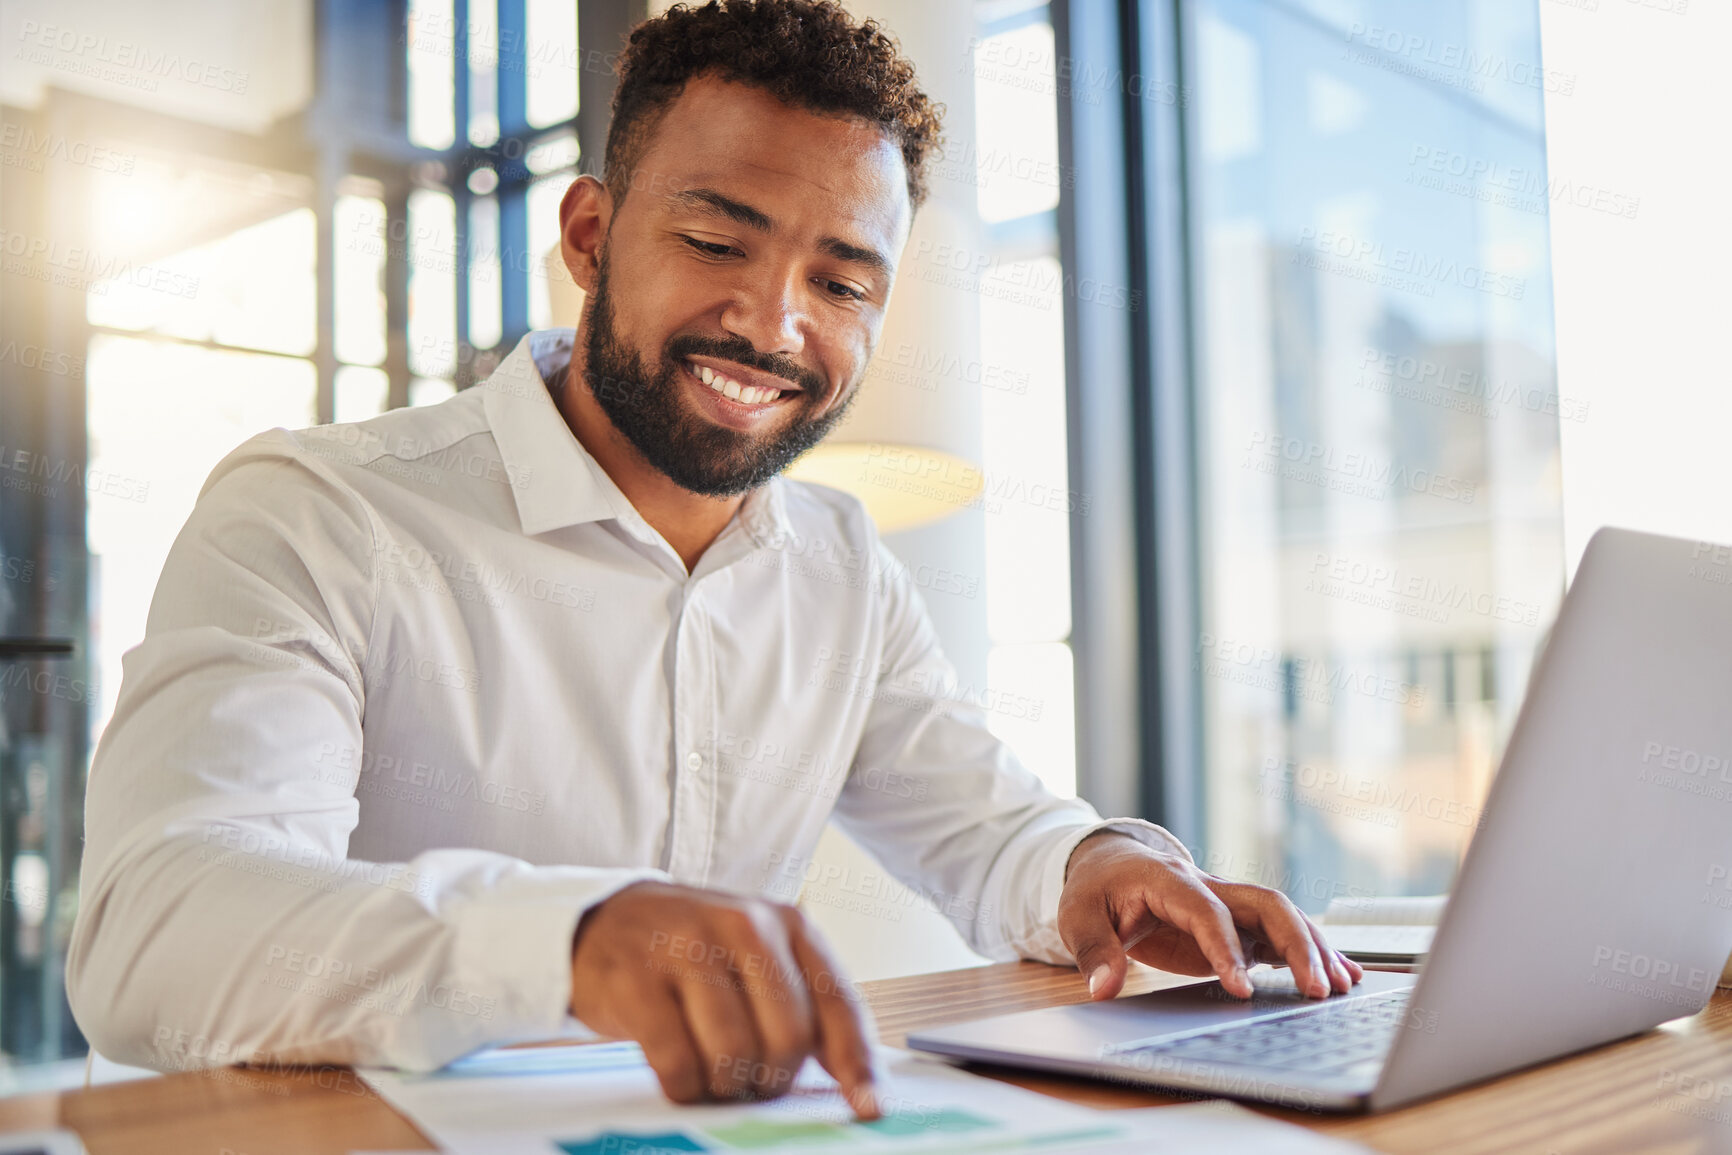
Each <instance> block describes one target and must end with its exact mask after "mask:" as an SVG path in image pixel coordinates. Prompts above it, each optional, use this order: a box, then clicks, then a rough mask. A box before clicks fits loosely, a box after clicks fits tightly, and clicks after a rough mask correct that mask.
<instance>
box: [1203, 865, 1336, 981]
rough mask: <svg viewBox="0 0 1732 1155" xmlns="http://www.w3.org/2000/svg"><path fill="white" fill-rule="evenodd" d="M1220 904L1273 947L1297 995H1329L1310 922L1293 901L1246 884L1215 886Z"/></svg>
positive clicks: (1277, 893)
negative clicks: (1290, 977)
mask: <svg viewBox="0 0 1732 1155" xmlns="http://www.w3.org/2000/svg"><path fill="white" fill-rule="evenodd" d="M1214 889H1215V891H1216V893H1217V894H1218V895H1219V896H1220V898H1221V901H1222V902H1224V903H1226V904H1227V908H1228V909H1229V910H1231V911H1232V912H1233V918H1234V920H1235V921H1237V922H1238V923H1239V924H1240V925H1242V926H1244V927H1246V928H1248V929H1250V930H1252V931H1255V932H1256V933H1257V934H1258V935H1260V936H1261V937H1262V938H1263V940H1264V941H1265V942H1267V943H1268V944H1269V945H1270V946H1272V947H1274V948H1275V950H1276V951H1277V952H1278V953H1279V955H1280V958H1281V959H1282V961H1284V962H1285V963H1286V964H1287V965H1288V966H1289V967H1291V968H1292V970H1293V981H1294V983H1295V984H1296V985H1297V986H1298V987H1299V989H1300V991H1302V992H1303V993H1305V994H1307V995H1310V996H1312V997H1313V998H1319V999H1320V998H1323V997H1325V996H1326V995H1328V994H1329V986H1330V976H1329V972H1328V971H1327V970H1326V969H1325V968H1324V966H1323V953H1322V951H1320V950H1319V949H1318V947H1317V943H1316V942H1315V941H1313V939H1312V937H1311V930H1310V925H1311V924H1310V921H1309V920H1308V919H1306V917H1305V916H1304V915H1303V914H1300V913H1299V908H1298V907H1296V906H1294V905H1293V900H1292V899H1290V898H1288V897H1287V896H1286V895H1284V894H1282V893H1281V892H1280V891H1278V890H1269V889H1267V888H1265V887H1261V886H1252V885H1250V884H1248V883H1221V884H1215V886H1214Z"/></svg>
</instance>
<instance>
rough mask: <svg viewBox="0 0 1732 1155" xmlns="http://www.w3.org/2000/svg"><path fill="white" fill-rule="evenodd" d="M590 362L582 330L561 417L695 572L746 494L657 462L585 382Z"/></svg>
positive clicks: (558, 399)
mask: <svg viewBox="0 0 1732 1155" xmlns="http://www.w3.org/2000/svg"><path fill="white" fill-rule="evenodd" d="M585 361H586V357H585V353H584V347H583V334H582V332H581V331H580V332H579V333H578V335H577V339H576V340H575V341H574V342H573V343H572V351H571V364H570V365H569V366H567V367H566V369H565V387H564V388H562V389H559V390H556V391H555V394H554V402H555V404H556V405H557V406H558V407H559V412H560V415H561V416H563V417H564V418H565V423H566V425H568V426H569V427H570V428H571V433H572V436H573V437H576V438H577V440H578V442H579V443H580V444H582V446H583V447H584V448H585V449H586V450H588V451H589V455H590V456H591V457H593V458H595V460H596V463H597V464H598V465H600V466H601V467H602V469H603V470H605V471H606V472H607V475H608V477H610V478H612V479H613V483H614V484H615V485H617V486H619V491H620V492H621V493H623V494H625V497H626V500H627V501H629V502H631V504H632V508H634V509H636V510H637V511H638V513H639V514H640V515H641V516H642V517H643V519H644V520H645V521H647V522H648V523H649V524H650V525H651V526H652V527H653V528H654V529H655V531H656V532H657V533H659V534H661V535H662V537H663V538H664V539H665V540H666V541H667V543H668V544H669V545H671V546H672V547H673V548H674V552H675V553H677V554H679V555H680V560H681V561H683V562H684V563H685V566H686V572H687V573H690V572H691V571H692V570H694V569H696V568H697V564H698V559H699V558H701V557H703V556H704V551H705V550H707V549H709V548H710V545H711V543H712V542H714V541H715V540H716V538H717V537H719V536H721V532H722V530H724V529H726V528H727V525H728V522H729V521H731V520H732V519H733V516H734V513H735V511H737V510H738V509H739V508H740V505H741V503H742V502H744V501H745V496H744V495H739V496H735V497H705V496H703V495H702V494H697V493H693V492H692V491H691V490H689V489H682V488H680V486H678V485H676V484H675V483H674V482H673V481H672V480H671V479H670V478H669V477H668V475H667V474H665V473H663V472H662V471H661V470H659V469H657V468H656V467H655V466H653V465H651V464H650V463H649V461H648V460H646V459H645V458H644V455H643V454H642V453H641V452H639V450H638V447H637V446H635V445H633V444H632V443H631V442H630V441H629V440H627V438H626V436H625V434H623V433H621V432H620V431H619V429H618V428H616V427H615V425H614V423H613V422H612V421H611V420H610V419H609V418H608V415H607V412H606V411H605V410H604V409H602V407H601V404H600V403H599V402H597V401H596V399H595V395H594V394H593V393H591V392H590V390H589V388H588V386H587V385H586V384H585V383H584V365H585Z"/></svg>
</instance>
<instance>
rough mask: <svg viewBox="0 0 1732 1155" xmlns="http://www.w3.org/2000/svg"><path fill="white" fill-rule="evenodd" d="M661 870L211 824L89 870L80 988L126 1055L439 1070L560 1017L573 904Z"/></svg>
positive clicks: (94, 1021)
mask: <svg viewBox="0 0 1732 1155" xmlns="http://www.w3.org/2000/svg"><path fill="white" fill-rule="evenodd" d="M654 876H655V872H649V871H615V870H589V869H583V868H575V867H543V868H535V867H530V866H529V865H527V864H525V863H522V862H520V861H517V860H515V859H512V858H510V857H508V856H505V855H500V854H492V853H485V852H480V851H467V850H442V851H433V852H429V853H426V854H422V855H419V856H417V857H416V858H414V859H412V860H411V861H409V862H406V863H367V862H360V861H355V860H342V861H330V860H328V859H324V858H323V857H322V856H321V854H320V853H319V852H318V851H317V850H316V849H315V848H312V847H309V846H307V845H305V844H299V845H296V844H294V843H292V842H291V841H289V840H286V839H282V838H281V837H277V838H275V839H274V840H273V839H272V836H271V835H270V834H269V833H268V832H267V831H265V830H262V829H261V828H259V827H256V826H245V825H242V826H237V825H234V824H229V823H212V824H209V825H208V826H207V829H206V832H205V834H204V835H202V836H199V835H192V834H190V833H180V834H177V835H172V836H167V837H163V838H161V839H158V840H154V841H152V840H139V841H136V842H134V845H133V849H131V850H130V851H122V852H120V853H118V854H116V855H114V856H113V857H112V858H111V859H110V860H109V862H108V863H107V865H106V866H104V867H102V868H101V869H100V872H99V873H97V874H95V875H93V876H91V877H88V878H86V880H85V887H84V896H85V904H84V908H83V910H82V911H81V913H80V918H79V921H78V925H77V927H76V929H75V933H74V936H73V942H72V948H71V951H70V954H69V958H68V965H67V980H68V993H69V996H70V998H71V1001H72V1007H73V1012H74V1015H75V1017H76V1018H77V1020H78V1023H79V1025H80V1027H81V1028H82V1029H83V1030H84V1032H85V1034H86V1036H87V1037H89V1038H90V1040H91V1042H92V1044H93V1046H95V1048H96V1049H97V1050H98V1051H100V1052H101V1053H102V1054H104V1055H106V1056H108V1057H109V1058H112V1059H115V1060H118V1061H121V1062H126V1063H131V1064H136V1065H142V1066H148V1067H154V1068H157V1069H179V1068H184V1067H188V1066H205V1065H214V1064H223V1063H232V1062H242V1061H263V1060H266V1059H269V1060H272V1061H276V1062H319V1063H358V1064H382V1065H390V1066H399V1067H405V1068H410V1069H425V1068H431V1067H436V1066H439V1065H441V1064H443V1063H445V1062H447V1061H449V1060H450V1059H452V1058H455V1057H457V1056H458V1055H461V1054H463V1053H465V1052H467V1051H470V1050H473V1049H474V1048H475V1047H477V1046H481V1045H484V1044H487V1043H490V1042H497V1041H501V1040H504V1039H508V1038H514V1037H524V1036H530V1035H547V1034H551V1033H554V1032H555V1031H557V1030H558V1029H559V1028H560V1027H561V1026H562V1025H563V1023H564V1018H565V1014H566V1011H567V1007H568V1005H569V998H570V944H571V936H572V932H573V930H574V928H575V927H576V925H577V921H578V919H579V918H580V917H581V915H582V913H583V912H584V911H585V910H586V909H588V908H589V907H590V906H592V905H594V904H595V903H597V902H600V901H601V900H602V899H604V898H606V897H608V896H609V895H611V894H612V893H614V892H615V891H616V890H618V889H619V888H620V887H622V886H624V885H627V884H629V883H630V882H632V881H635V880H636V879H638V878H642V877H654Z"/></svg>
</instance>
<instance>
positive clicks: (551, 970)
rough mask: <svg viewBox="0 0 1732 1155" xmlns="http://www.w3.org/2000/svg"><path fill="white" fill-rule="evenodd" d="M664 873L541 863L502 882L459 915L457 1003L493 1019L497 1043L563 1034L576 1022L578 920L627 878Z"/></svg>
mask: <svg viewBox="0 0 1732 1155" xmlns="http://www.w3.org/2000/svg"><path fill="white" fill-rule="evenodd" d="M667 878H668V876H667V874H666V873H665V872H663V871H659V870H595V869H586V868H581V867H565V868H559V867H553V868H549V867H540V868H537V869H534V870H530V871H525V872H524V873H523V874H520V875H518V876H516V877H514V878H509V879H504V880H501V881H500V883H499V884H498V885H496V886H495V887H493V888H492V889H491V890H490V891H489V892H488V893H487V894H486V895H485V896H484V897H482V898H479V899H477V900H476V901H474V902H472V903H471V904H470V905H469V906H468V909H466V910H465V911H464V912H463V913H462V915H461V916H460V918H459V920H458V931H457V943H456V950H455V956H456V957H455V959H454V961H455V963H456V966H455V967H454V968H453V969H454V971H455V973H456V975H458V976H462V977H463V978H466V979H467V980H468V983H467V985H468V986H469V987H470V991H468V992H462V994H463V996H464V1003H463V1007H464V1008H465V1009H467V1010H470V1011H471V1013H475V1014H477V1015H481V1016H483V1017H484V1018H486V1019H489V1020H491V1030H490V1031H489V1032H488V1034H489V1035H490V1036H492V1038H493V1039H494V1040H496V1041H499V1042H504V1041H507V1040H512V1039H528V1038H550V1037H552V1036H555V1035H558V1034H562V1033H564V1032H566V1031H568V1030H569V1029H570V1024H571V1023H573V1022H575V1021H576V1020H574V1019H572V1018H571V954H572V938H573V936H574V935H576V933H577V924H578V921H579V920H580V919H582V917H583V916H584V914H585V913H587V912H588V911H589V910H591V909H592V908H594V907H596V906H599V905H600V904H601V903H603V902H605V901H607V900H608V899H609V898H612V897H613V896H614V895H615V894H617V893H619V892H620V891H621V890H624V889H625V888H626V887H628V886H630V885H632V884H633V883H636V882H643V881H646V880H659V881H663V882H665V881H667ZM459 981H461V979H460V980H459ZM453 985H454V986H455V985H456V984H455V983H454V984H453ZM458 994H459V992H457V991H454V992H453V999H454V1000H455V999H456V998H457V997H458Z"/></svg>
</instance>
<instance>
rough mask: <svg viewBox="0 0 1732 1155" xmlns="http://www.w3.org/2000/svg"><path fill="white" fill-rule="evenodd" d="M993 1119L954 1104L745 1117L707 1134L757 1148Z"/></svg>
mask: <svg viewBox="0 0 1732 1155" xmlns="http://www.w3.org/2000/svg"><path fill="white" fill-rule="evenodd" d="M996 1126H998V1124H997V1123H995V1122H993V1121H992V1120H991V1119H982V1118H981V1117H980V1116H979V1115H971V1114H969V1113H968V1112H967V1111H963V1110H959V1109H957V1108H954V1107H946V1108H941V1109H939V1110H936V1111H922V1112H920V1113H919V1114H918V1115H914V1114H906V1113H905V1114H891V1115H886V1116H885V1117H884V1118H882V1119H874V1120H872V1121H871V1122H870V1123H826V1122H819V1121H814V1120H808V1119H766V1118H754V1119H745V1120H742V1121H740V1122H739V1123H735V1124H733V1125H731V1126H726V1127H710V1128H707V1129H706V1130H705V1132H704V1133H705V1134H707V1135H709V1136H710V1137H711V1138H712V1139H716V1140H719V1141H720V1142H722V1143H725V1144H727V1145H728V1146H729V1147H734V1148H738V1149H740V1150H746V1151H755V1150H761V1149H763V1148H766V1147H784V1146H787V1145H788V1144H790V1143H817V1142H830V1141H843V1142H845V1141H847V1140H850V1139H853V1138H855V1137H856V1136H858V1135H859V1134H860V1133H861V1132H869V1133H871V1134H873V1135H879V1136H903V1135H931V1134H934V1133H936V1132H952V1133H954V1132H959V1131H976V1130H979V1129H980V1128H982V1127H996Z"/></svg>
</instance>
